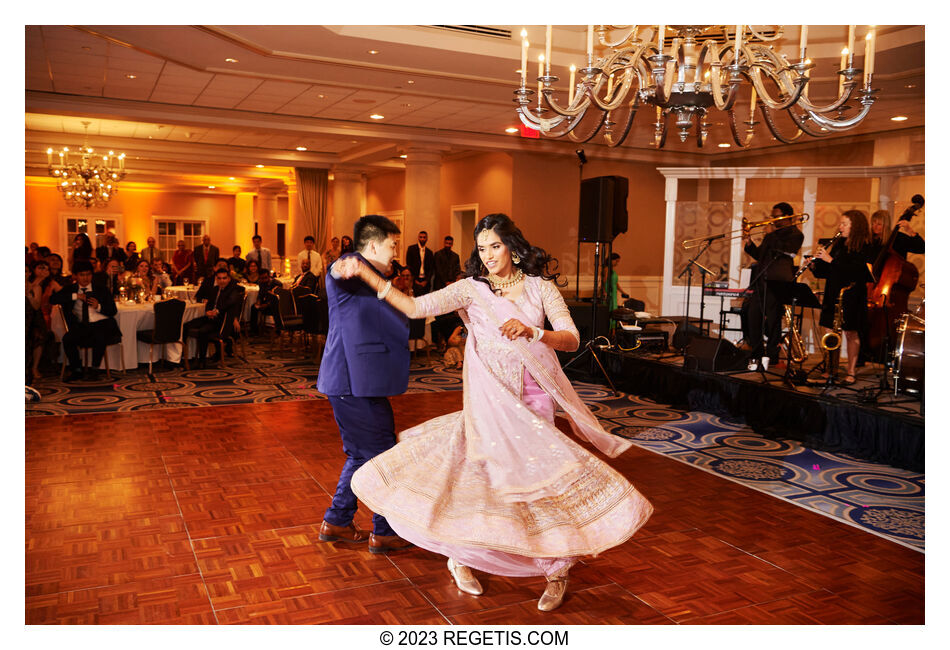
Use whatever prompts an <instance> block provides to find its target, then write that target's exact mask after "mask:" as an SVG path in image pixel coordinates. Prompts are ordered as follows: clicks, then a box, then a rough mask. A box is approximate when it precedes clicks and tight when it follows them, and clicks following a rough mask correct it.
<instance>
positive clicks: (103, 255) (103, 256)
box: [96, 235, 128, 264]
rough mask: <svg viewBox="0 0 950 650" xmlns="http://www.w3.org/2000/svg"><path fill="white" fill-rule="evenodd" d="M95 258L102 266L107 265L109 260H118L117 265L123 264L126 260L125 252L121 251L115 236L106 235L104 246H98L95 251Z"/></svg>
mask: <svg viewBox="0 0 950 650" xmlns="http://www.w3.org/2000/svg"><path fill="white" fill-rule="evenodd" d="M96 257H98V258H99V260H100V261H101V262H102V263H103V264H108V262H109V260H118V261H119V264H124V263H125V260H126V259H127V257H128V256H127V255H126V254H125V251H124V250H122V247H121V246H119V238H118V237H116V236H115V235H108V236H107V237H106V244H105V246H100V247H99V248H97V249H96Z"/></svg>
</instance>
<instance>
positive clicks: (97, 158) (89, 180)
mask: <svg viewBox="0 0 950 650" xmlns="http://www.w3.org/2000/svg"><path fill="white" fill-rule="evenodd" d="M82 124H83V126H84V127H85V129H86V135H85V138H84V143H83V146H82V147H80V148H79V152H78V153H72V152H70V151H69V147H63V148H62V150H61V151H60V152H59V161H58V163H57V164H55V165H54V164H53V161H54V158H53V149H52V147H51V148H49V149H47V150H46V163H47V166H48V167H47V170H48V172H49V175H50V176H52V177H53V178H55V179H57V180H58V181H59V183H58V184H57V186H56V187H57V189H59V191H60V192H61V193H62V194H63V199H65V201H66V204H67V205H68V206H70V207H74V208H79V207H84V208H86V209H87V210H88V209H89V208H91V207H93V206H95V207H97V208H103V207H105V206H106V205H108V204H109V200H110V199H111V198H112V197H113V196H115V194H116V192H118V191H119V181H121V180H122V179H123V178H125V154H124V153H121V154H119V155H118V156H116V155H115V152H114V151H110V152H109V153H108V154H107V155H96V153H95V151H94V150H93V149H92V148H91V147H90V146H89V124H90V122H83V123H82Z"/></svg>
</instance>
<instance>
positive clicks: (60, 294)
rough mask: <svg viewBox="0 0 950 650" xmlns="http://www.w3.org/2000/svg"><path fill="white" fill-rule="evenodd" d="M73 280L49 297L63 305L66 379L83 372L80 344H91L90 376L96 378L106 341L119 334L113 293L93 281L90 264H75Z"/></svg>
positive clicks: (89, 345) (77, 377)
mask: <svg viewBox="0 0 950 650" xmlns="http://www.w3.org/2000/svg"><path fill="white" fill-rule="evenodd" d="M75 273H76V282H72V283H70V284H68V285H66V286H65V287H63V288H62V290H60V291H57V292H56V293H54V294H53V295H52V296H51V297H50V302H51V303H52V304H54V305H60V306H62V308H63V315H64V316H65V317H66V325H67V326H68V328H69V331H68V332H66V334H64V335H63V350H64V351H65V353H66V358H67V359H69V368H70V373H69V376H68V377H67V379H66V380H67V381H75V380H77V379H81V378H82V376H83V371H82V360H81V359H80V357H79V346H80V345H81V346H83V347H91V348H92V367H91V368H90V369H89V378H90V379H96V378H97V377H98V374H99V371H98V370H97V368H98V367H99V364H100V363H102V355H103V354H105V350H106V341H108V340H109V339H111V338H114V337H116V336H118V337H120V338H121V336H122V334H121V332H120V331H119V326H118V324H117V323H116V322H115V318H113V317H114V316H115V314H116V308H115V301H114V300H113V299H112V293H111V292H110V291H109V289H108V288H107V287H106V286H105V285H102V284H93V282H92V265H91V264H90V263H89V262H83V261H79V262H76V266H75Z"/></svg>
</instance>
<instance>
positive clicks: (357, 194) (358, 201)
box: [330, 170, 365, 237]
mask: <svg viewBox="0 0 950 650" xmlns="http://www.w3.org/2000/svg"><path fill="white" fill-rule="evenodd" d="M330 188H331V190H332V192H333V214H332V215H331V217H330V236H331V237H340V236H342V235H349V236H350V237H352V236H353V224H354V223H356V221H357V219H359V218H360V217H361V216H363V212H362V210H363V206H364V205H365V199H364V197H363V194H364V193H365V186H364V184H363V174H362V173H361V172H355V171H348V170H334V171H333V181H332V182H331V184H330Z"/></svg>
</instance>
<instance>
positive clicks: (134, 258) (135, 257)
mask: <svg viewBox="0 0 950 650" xmlns="http://www.w3.org/2000/svg"><path fill="white" fill-rule="evenodd" d="M136 248H137V246H136V244H135V242H134V241H130V242H129V243H127V244H126V245H125V262H124V264H125V270H126V271H135V268H136V267H137V266H138V265H139V262H141V261H142V258H141V257H139V254H138V251H137V250H136Z"/></svg>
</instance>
